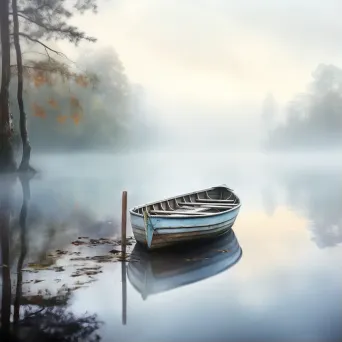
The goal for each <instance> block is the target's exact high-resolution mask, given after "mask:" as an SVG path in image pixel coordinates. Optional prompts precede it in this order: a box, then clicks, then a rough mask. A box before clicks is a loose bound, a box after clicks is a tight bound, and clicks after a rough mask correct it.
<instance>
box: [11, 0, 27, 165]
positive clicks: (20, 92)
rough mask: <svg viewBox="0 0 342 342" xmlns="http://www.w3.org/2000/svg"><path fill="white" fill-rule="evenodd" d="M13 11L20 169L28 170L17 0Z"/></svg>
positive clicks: (13, 2)
mask: <svg viewBox="0 0 342 342" xmlns="http://www.w3.org/2000/svg"><path fill="white" fill-rule="evenodd" d="M12 11H13V38H14V46H15V52H16V56H17V68H18V89H17V99H18V106H19V113H20V135H21V141H22V144H23V156H22V159H21V163H20V166H19V170H20V171H28V170H30V169H31V167H30V157H31V145H30V141H29V138H28V132H27V120H26V113H25V109H24V101H23V60H22V56H21V47H20V40H19V20H18V4H17V0H12Z"/></svg>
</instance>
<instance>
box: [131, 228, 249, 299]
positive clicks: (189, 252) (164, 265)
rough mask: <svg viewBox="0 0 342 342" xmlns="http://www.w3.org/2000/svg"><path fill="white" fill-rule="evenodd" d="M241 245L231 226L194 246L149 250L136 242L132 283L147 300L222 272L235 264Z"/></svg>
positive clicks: (132, 261) (132, 260)
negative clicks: (223, 232) (225, 231)
mask: <svg viewBox="0 0 342 342" xmlns="http://www.w3.org/2000/svg"><path fill="white" fill-rule="evenodd" d="M241 256H242V249H241V247H240V245H239V242H238V240H237V239H236V236H235V234H234V232H233V230H231V231H230V232H228V233H227V234H224V235H223V236H222V237H220V238H219V239H213V240H211V241H210V242H208V243H207V242H205V243H201V244H199V243H196V244H195V245H194V246H192V248H181V247H178V248H177V249H176V251H175V250H174V249H172V250H170V249H169V250H156V251H152V252H149V251H147V250H146V248H143V247H142V246H141V245H138V244H137V245H135V247H134V249H133V252H132V254H131V262H130V263H129V264H128V270H127V276H128V280H129V282H130V283H131V285H132V286H133V287H134V288H135V290H136V291H138V292H139V293H140V294H141V296H142V298H143V299H144V300H145V299H147V297H148V296H149V295H153V294H157V293H162V292H165V291H169V290H173V289H176V288H179V287H181V286H185V285H190V284H193V283H196V282H198V281H201V280H204V279H208V278H210V277H213V276H215V275H217V274H220V273H222V272H224V271H226V270H228V269H230V268H231V267H232V266H233V265H235V264H236V263H237V262H238V261H239V260H240V259H241Z"/></svg>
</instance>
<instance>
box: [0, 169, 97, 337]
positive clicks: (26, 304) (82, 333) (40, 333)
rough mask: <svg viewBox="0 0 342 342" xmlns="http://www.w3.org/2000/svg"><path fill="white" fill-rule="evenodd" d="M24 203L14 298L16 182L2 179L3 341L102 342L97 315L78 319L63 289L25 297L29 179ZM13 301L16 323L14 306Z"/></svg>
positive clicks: (24, 178) (26, 178)
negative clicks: (11, 239)
mask: <svg viewBox="0 0 342 342" xmlns="http://www.w3.org/2000/svg"><path fill="white" fill-rule="evenodd" d="M19 180H20V183H21V187H22V191H23V202H22V207H21V211H20V216H19V225H20V255H19V258H18V263H17V267H16V273H17V283H16V287H15V294H14V295H13V297H12V292H11V272H10V264H11V263H10V244H9V235H10V231H9V230H10V221H11V214H12V213H13V208H12V207H11V203H12V202H11V197H12V194H13V187H14V185H15V181H16V180H15V178H13V177H12V178H9V177H7V178H2V179H1V184H0V185H1V186H0V188H1V190H0V196H1V198H0V230H1V261H2V301H1V329H0V330H1V334H0V336H1V341H32V342H39V341H68V342H76V341H89V342H93V341H99V340H100V339H101V338H100V336H99V335H98V334H96V331H97V330H98V329H99V326H100V322H99V321H98V319H97V316H96V315H83V316H78V315H75V314H74V313H73V312H71V310H70V309H69V306H68V302H69V299H70V297H71V295H72V291H71V290H70V289H68V288H67V287H66V286H62V287H61V288H60V289H59V290H58V291H57V293H56V295H54V296H53V295H52V294H51V292H50V291H49V290H45V292H44V293H38V294H37V295H33V296H27V295H24V294H23V291H22V285H23V272H22V269H23V265H24V261H25V257H26V255H27V252H28V242H27V225H26V220H27V213H28V207H29V200H30V175H27V174H25V175H20V176H19ZM12 299H13V322H11V305H12Z"/></svg>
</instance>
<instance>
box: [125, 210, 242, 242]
mask: <svg viewBox="0 0 342 342" xmlns="http://www.w3.org/2000/svg"><path fill="white" fill-rule="evenodd" d="M239 210H240V207H236V208H234V209H233V210H230V211H228V212H223V213H219V214H217V215H213V216H210V217H172V216H171V217H158V216H155V217H153V216H151V217H149V224H150V227H151V228H150V229H153V235H152V241H151V242H150V244H148V240H147V237H148V234H147V231H146V229H149V228H148V227H147V226H146V225H145V220H144V218H143V217H142V216H139V215H135V214H134V213H132V212H131V215H130V217H131V224H132V230H133V234H134V237H135V239H136V240H137V242H138V243H140V244H142V245H145V246H146V247H148V249H157V248H165V247H168V246H172V245H175V244H179V243H186V242H191V241H195V240H204V239H212V238H215V237H217V236H218V235H221V234H225V233H227V232H228V231H229V230H230V229H231V228H232V227H233V225H234V222H235V220H236V218H237V215H238V213H239ZM146 227H147V228H146ZM149 245H150V246H149Z"/></svg>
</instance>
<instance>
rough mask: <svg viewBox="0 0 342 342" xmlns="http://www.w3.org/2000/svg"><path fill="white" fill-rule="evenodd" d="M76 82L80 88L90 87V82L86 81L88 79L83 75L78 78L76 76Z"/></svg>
mask: <svg viewBox="0 0 342 342" xmlns="http://www.w3.org/2000/svg"><path fill="white" fill-rule="evenodd" d="M75 82H76V83H77V84H78V85H79V86H81V87H84V88H86V87H87V86H88V84H89V81H88V80H87V79H86V77H85V76H83V75H78V76H76V77H75Z"/></svg>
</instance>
